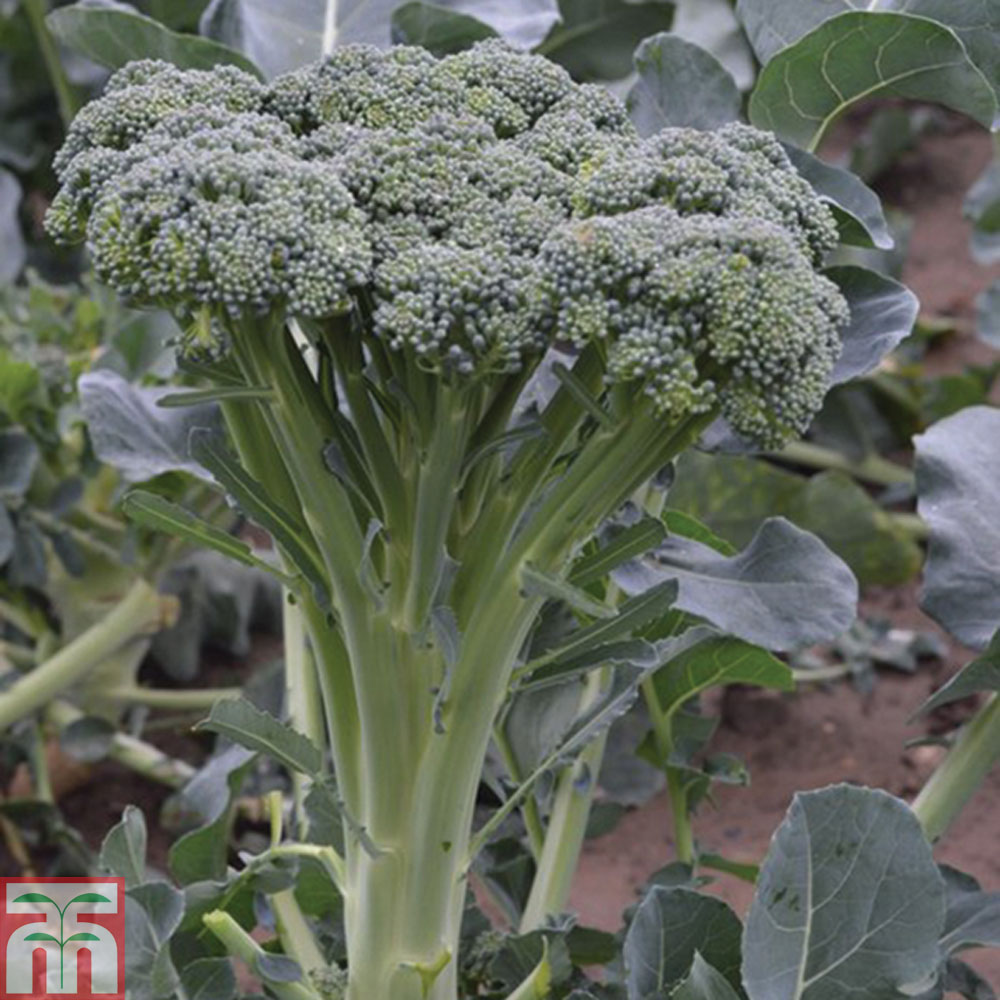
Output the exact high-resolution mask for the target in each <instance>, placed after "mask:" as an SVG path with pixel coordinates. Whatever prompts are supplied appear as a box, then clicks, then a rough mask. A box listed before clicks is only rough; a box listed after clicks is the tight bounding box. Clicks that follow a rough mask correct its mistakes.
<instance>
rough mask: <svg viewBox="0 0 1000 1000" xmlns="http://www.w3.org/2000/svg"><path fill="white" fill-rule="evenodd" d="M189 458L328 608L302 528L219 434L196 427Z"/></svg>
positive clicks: (315, 558)
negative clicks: (209, 475)
mask: <svg viewBox="0 0 1000 1000" xmlns="http://www.w3.org/2000/svg"><path fill="white" fill-rule="evenodd" d="M190 447H191V455H192V457H193V458H194V459H195V461H197V462H199V463H200V464H201V465H203V466H205V468H206V469H208V471H209V472H211V473H212V475H213V476H215V478H216V479H217V480H218V481H219V482H220V483H221V484H222V485H223V486H224V487H225V489H226V490H227V491H228V492H229V493H230V494H231V496H232V497H233V499H234V500H235V501H236V502H237V504H239V507H240V509H241V510H242V511H243V513H244V514H246V515H247V517H249V518H250V520H252V521H255V522H256V523H257V524H259V525H260V526H261V527H262V528H264V529H266V530H267V531H268V532H270V534H271V537H272V538H273V539H274V541H275V543H276V544H277V545H278V546H279V547H280V548H281V549H283V550H284V552H285V553H286V554H287V555H288V557H289V560H290V561H291V563H292V565H294V566H295V567H296V569H298V570H299V571H300V572H301V573H303V574H305V576H306V578H307V579H308V580H309V583H310V584H311V585H312V589H313V592H314V594H315V595H316V598H317V601H318V603H319V605H320V607H323V608H327V607H329V605H330V596H329V588H328V585H327V580H326V573H325V571H324V569H323V564H322V562H321V560H320V558H319V556H318V555H317V554H316V552H315V551H314V549H313V548H312V546H311V544H310V543H309V542H308V541H307V540H306V539H307V538H308V535H307V532H306V529H305V527H304V525H303V524H302V523H301V522H300V521H299V519H298V518H297V517H295V516H294V515H293V514H291V513H290V512H289V511H287V510H285V508H284V507H282V506H281V505H280V504H279V503H277V501H275V500H274V498H273V497H271V496H270V495H269V494H268V492H267V490H266V489H265V488H264V486H263V485H262V484H261V483H259V482H258V481H257V480H256V479H254V478H253V476H251V475H250V473H249V472H247V470H246V469H245V468H243V466H242V465H241V464H240V462H239V460H238V459H237V458H236V456H235V455H234V454H233V453H232V452H231V451H230V450H229V449H228V448H227V447H226V445H225V441H224V439H223V438H222V437H221V435H218V434H215V433H214V432H212V431H208V430H203V429H200V428H196V429H195V430H193V431H192V432H191V438H190Z"/></svg>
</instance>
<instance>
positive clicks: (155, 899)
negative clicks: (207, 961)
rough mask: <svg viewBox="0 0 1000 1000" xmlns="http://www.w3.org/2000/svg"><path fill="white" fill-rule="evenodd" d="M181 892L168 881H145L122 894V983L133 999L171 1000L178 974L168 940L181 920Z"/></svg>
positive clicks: (182, 900)
mask: <svg viewBox="0 0 1000 1000" xmlns="http://www.w3.org/2000/svg"><path fill="white" fill-rule="evenodd" d="M184 905H185V897H184V893H182V892H181V891H180V890H178V889H175V888H174V887H173V886H172V885H170V884H169V883H167V882H147V883H145V884H144V885H140V886H136V887H135V888H133V889H130V890H129V891H128V892H127V893H126V894H125V942H124V951H125V980H126V982H127V983H128V984H129V985H128V995H129V997H130V998H134V1000H172V998H173V997H176V996H177V993H178V986H179V978H180V977H179V975H178V972H177V969H176V968H175V967H174V964H173V961H172V958H171V952H170V939H171V937H172V935H173V934H174V932H175V931H176V930H177V928H178V927H179V926H180V924H181V921H182V919H183V917H184Z"/></svg>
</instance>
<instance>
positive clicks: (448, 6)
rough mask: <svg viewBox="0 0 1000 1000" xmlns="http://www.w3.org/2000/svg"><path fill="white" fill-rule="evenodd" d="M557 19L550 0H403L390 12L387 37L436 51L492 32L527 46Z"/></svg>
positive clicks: (454, 49)
mask: <svg viewBox="0 0 1000 1000" xmlns="http://www.w3.org/2000/svg"><path fill="white" fill-rule="evenodd" d="M558 20H559V7H558V5H557V4H556V0H437V2H436V3H419V2H418V3H405V4H403V5H402V6H401V7H397V8H396V10H395V11H393V15H392V40H393V41H394V42H397V43H404V44H407V45H422V46H423V47H424V48H425V49H429V50H430V51H431V52H434V53H435V54H436V55H446V54H448V53H450V52H459V51H461V50H462V49H466V48H468V47H469V46H470V45H472V44H473V43H474V42H477V41H480V40H482V39H484V38H495V37H497V36H498V35H499V36H500V37H502V38H505V39H506V40H507V41H508V42H510V43H511V44H512V45H514V46H516V47H518V48H522V49H530V48H533V47H534V46H535V45H537V44H538V43H539V42H541V41H542V40H543V39H544V38H545V36H546V35H547V34H548V33H549V32H550V31H551V29H552V28H553V26H554V25H555V24H556V22H557V21H558Z"/></svg>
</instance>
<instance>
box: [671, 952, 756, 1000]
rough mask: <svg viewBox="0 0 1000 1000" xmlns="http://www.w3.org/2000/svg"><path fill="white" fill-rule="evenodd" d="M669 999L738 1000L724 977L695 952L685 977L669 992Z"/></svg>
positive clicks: (736, 994)
mask: <svg viewBox="0 0 1000 1000" xmlns="http://www.w3.org/2000/svg"><path fill="white" fill-rule="evenodd" d="M670 1000H739V994H738V993H737V992H736V990H734V989H733V988H732V986H730V985H729V982H728V981H727V979H726V977H725V976H724V975H722V973H721V972H719V971H718V970H717V969H715V968H714V967H713V966H711V965H709V964H708V962H706V961H705V959H703V958H702V957H701V955H700V954H698V953H697V952H696V953H695V956H694V961H693V962H692V963H691V972H690V974H689V975H688V977H687V979H685V980H684V982H683V983H681V985H680V986H678V987H677V989H676V990H674V992H673V993H671V994H670Z"/></svg>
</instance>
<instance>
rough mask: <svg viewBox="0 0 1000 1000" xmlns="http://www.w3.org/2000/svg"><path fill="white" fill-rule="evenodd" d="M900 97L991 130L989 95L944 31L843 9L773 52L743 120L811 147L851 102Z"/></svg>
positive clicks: (993, 104)
mask: <svg viewBox="0 0 1000 1000" xmlns="http://www.w3.org/2000/svg"><path fill="white" fill-rule="evenodd" d="M874 97H905V98H909V99H911V100H917V101H930V102H933V103H939V104H946V105H947V106H948V107H950V108H952V109H953V110H955V111H960V112H962V113H963V114H966V115H968V116H969V117H971V118H973V119H975V120H976V121H978V122H980V124H982V125H985V126H986V127H987V128H992V127H993V125H994V122H995V120H996V118H997V101H996V97H995V95H994V91H993V89H992V87H991V86H990V84H989V83H988V82H987V80H986V78H985V77H984V76H983V74H982V72H980V70H979V69H977V68H976V66H975V65H973V63H972V62H971V61H970V59H969V56H968V53H967V52H966V49H965V46H964V45H963V44H962V42H961V41H960V40H959V39H958V37H957V36H956V35H955V34H954V32H952V31H950V30H949V29H947V28H945V27H942V26H941V25H939V24H937V23H935V22H934V21H929V20H926V19H925V18H921V17H911V16H909V15H906V14H895V13H873V12H849V13H844V14H840V15H838V16H837V17H833V18H831V19H830V20H828V21H825V22H824V23H823V24H821V25H820V26H819V27H818V28H816V29H815V30H813V31H811V32H810V33H809V34H807V35H805V36H804V37H803V38H801V39H800V40H799V41H797V42H796V43H795V44H794V45H792V46H790V47H789V48H787V49H783V50H782V51H781V52H779V53H778V54H777V55H776V56H775V57H774V58H773V59H772V60H771V61H770V62H769V63H768V64H767V65H766V66H765V67H764V69H763V71H762V72H761V74H760V77H759V79H758V81H757V86H756V88H755V89H754V92H753V94H752V96H751V98H750V107H749V114H750V121H751V122H752V123H753V124H754V125H757V126H758V127H760V128H764V129H769V130H770V131H773V132H776V133H777V134H778V135H779V136H781V137H782V138H783V139H787V140H788V141H790V142H794V143H795V144H796V145H799V146H803V147H804V148H806V149H810V150H812V149H815V147H816V146H817V145H819V142H820V140H821V139H822V138H823V135H824V134H825V133H826V130H827V129H828V127H829V126H830V125H831V124H832V123H833V121H834V120H835V119H836V118H837V117H838V116H839V115H841V114H842V113H843V112H844V111H846V110H847V109H848V108H850V107H851V106H852V105H854V104H856V103H857V102H858V101H861V100H866V99H868V98H874Z"/></svg>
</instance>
